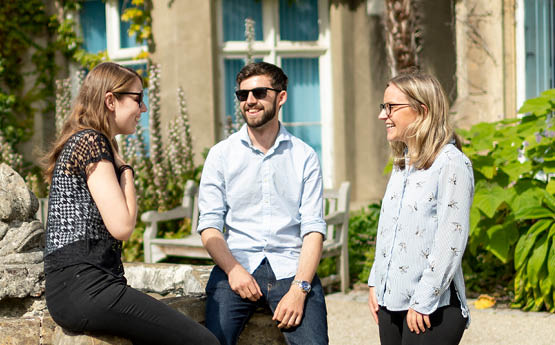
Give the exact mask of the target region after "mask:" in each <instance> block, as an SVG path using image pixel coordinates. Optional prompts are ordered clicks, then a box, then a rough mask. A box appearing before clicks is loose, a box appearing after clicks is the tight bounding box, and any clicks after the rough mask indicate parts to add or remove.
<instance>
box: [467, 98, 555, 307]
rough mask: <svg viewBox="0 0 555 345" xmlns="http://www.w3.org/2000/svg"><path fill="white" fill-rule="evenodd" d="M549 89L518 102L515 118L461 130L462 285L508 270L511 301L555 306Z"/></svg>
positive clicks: (484, 284)
mask: <svg viewBox="0 0 555 345" xmlns="http://www.w3.org/2000/svg"><path fill="white" fill-rule="evenodd" d="M554 110H555V89H552V90H548V91H545V92H544V93H542V95H541V96H540V97H538V98H534V99H530V100H528V101H526V102H525V104H524V106H523V107H522V108H521V109H520V111H519V112H520V113H528V114H527V115H525V116H523V117H522V118H520V119H507V120H502V121H498V122H494V123H479V124H477V125H475V126H473V127H472V128H471V129H470V130H468V131H461V134H462V135H463V137H464V139H465V144H464V147H463V149H464V152H465V153H466V155H467V156H468V157H469V158H470V159H471V161H472V164H473V168H474V177H475V196H474V203H473V205H472V209H471V216H470V227H471V229H470V238H469V242H468V248H467V255H466V256H465V258H464V260H465V262H464V265H465V269H467V271H466V272H465V273H466V274H467V280H468V282H469V288H470V289H471V290H472V289H486V290H487V289H492V288H493V287H492V286H491V285H490V284H492V283H493V282H494V281H495V279H497V282H498V283H501V284H502V285H507V284H509V283H510V281H509V280H510V279H511V278H513V277H514V294H515V297H514V304H513V306H514V307H518V308H523V309H524V310H544V309H545V310H549V311H551V312H555V306H554V303H553V299H554V298H553V297H554V296H553V295H554V291H555V290H554V287H555V263H554V260H555V243H554V242H555V223H554V219H555V201H554V198H553V193H554V192H555V182H554V181H553V179H552V177H553V174H554V172H555V169H554V168H555V158H554V154H553V153H554V149H555V146H554V137H555V132H554V131H553V130H554V128H553V117H552V113H553V111H554Z"/></svg>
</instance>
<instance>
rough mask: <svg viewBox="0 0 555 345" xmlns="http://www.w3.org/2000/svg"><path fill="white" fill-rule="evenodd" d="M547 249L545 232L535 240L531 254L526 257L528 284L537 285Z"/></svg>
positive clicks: (547, 242)
mask: <svg viewBox="0 0 555 345" xmlns="http://www.w3.org/2000/svg"><path fill="white" fill-rule="evenodd" d="M548 249H549V241H547V234H542V235H540V236H539V237H538V239H537V240H536V243H535V245H534V249H532V255H530V259H528V265H527V272H526V273H527V274H528V279H529V280H530V284H532V285H537V284H538V281H539V273H540V270H541V269H542V266H544V265H545V264H546V262H545V261H546V260H545V259H546V258H547V250H548Z"/></svg>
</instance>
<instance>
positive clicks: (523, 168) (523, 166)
mask: <svg viewBox="0 0 555 345" xmlns="http://www.w3.org/2000/svg"><path fill="white" fill-rule="evenodd" d="M500 169H501V170H503V171H504V172H505V173H506V174H507V175H509V178H510V180H511V181H516V180H518V179H519V178H520V176H522V175H523V174H525V173H527V172H529V171H530V170H531V169H532V162H530V161H529V160H527V161H525V162H523V163H521V162H519V161H517V160H515V161H512V162H509V163H507V164H505V165H503V166H501V167H500Z"/></svg>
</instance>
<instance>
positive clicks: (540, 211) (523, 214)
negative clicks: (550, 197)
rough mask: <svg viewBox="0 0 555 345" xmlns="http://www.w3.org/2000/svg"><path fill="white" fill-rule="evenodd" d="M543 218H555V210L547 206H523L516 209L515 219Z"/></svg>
mask: <svg viewBox="0 0 555 345" xmlns="http://www.w3.org/2000/svg"><path fill="white" fill-rule="evenodd" d="M541 218H551V219H555V212H553V211H551V210H550V209H548V208H547V207H534V206H533V207H526V208H521V209H519V210H517V211H516V213H515V219H521V220H524V219H541Z"/></svg>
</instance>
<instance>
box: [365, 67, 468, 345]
mask: <svg viewBox="0 0 555 345" xmlns="http://www.w3.org/2000/svg"><path fill="white" fill-rule="evenodd" d="M383 102H384V103H383V104H381V112H380V115H379V119H380V120H383V121H384V122H385V127H386V131H387V140H388V141H389V142H390V144H391V148H392V151H393V172H392V174H391V177H390V180H389V183H388V185H387V189H386V192H385V195H384V198H383V201H382V208H381V212H380V220H379V224H378V235H377V241H376V254H375V259H374V264H373V265H372V270H371V273H370V277H369V279H368V286H369V287H370V288H369V296H368V304H369V306H370V311H371V314H372V316H373V318H374V320H375V321H376V323H378V328H379V333H380V341H381V343H382V345H384V344H388V345H389V344H392V345H393V344H442V345H450V344H458V343H459V342H460V339H461V337H462V334H463V332H464V329H465V327H466V326H467V325H468V324H469V320H470V316H469V313H468V305H467V302H466V297H465V289H464V280H463V274H462V268H461V259H462V256H463V253H464V250H465V247H466V242H467V238H468V232H469V214H470V206H471V204H472V198H473V195H474V176H473V172H472V165H471V163H470V160H469V159H468V158H467V157H466V156H465V155H464V154H463V153H462V151H461V146H460V140H459V138H458V137H457V135H456V134H455V133H454V131H453V129H452V127H451V125H450V123H449V120H448V111H449V104H448V101H447V99H446V97H445V93H444V91H443V89H442V87H441V85H440V84H439V82H438V81H437V79H436V78H434V77H432V76H430V75H426V74H422V73H417V72H413V73H406V74H401V75H398V76H396V77H394V78H393V79H391V80H390V81H389V83H388V84H387V88H386V89H385V93H384V98H383Z"/></svg>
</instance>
